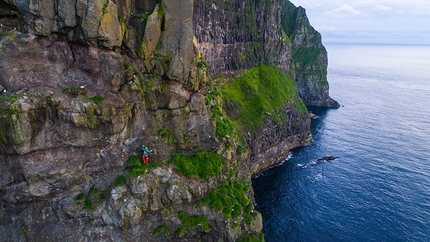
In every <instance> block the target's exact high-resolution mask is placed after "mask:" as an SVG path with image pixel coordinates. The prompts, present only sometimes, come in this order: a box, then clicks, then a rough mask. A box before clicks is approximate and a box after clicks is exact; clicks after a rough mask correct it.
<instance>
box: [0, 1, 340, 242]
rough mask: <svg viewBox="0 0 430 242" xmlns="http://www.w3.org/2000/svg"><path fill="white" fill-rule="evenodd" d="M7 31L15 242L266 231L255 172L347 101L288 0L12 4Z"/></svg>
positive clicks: (5, 130) (7, 163) (0, 115)
mask: <svg viewBox="0 0 430 242" xmlns="http://www.w3.org/2000/svg"><path fill="white" fill-rule="evenodd" d="M0 24H1V25H0V89H2V93H1V94H0V167H1V169H0V177H1V179H0V205H1V208H0V235H1V236H0V240H1V241H47V240H48V241H58V240H67V241H129V240H132V241H136V240H137V241H166V240H175V241H184V240H195V239H196V238H200V239H201V240H203V241H214V240H217V241H218V240H222V241H236V240H242V239H243V240H250V239H263V235H262V234H261V229H262V219H261V215H260V214H259V213H258V212H257V211H255V210H254V205H253V191H252V187H251V185H250V178H251V176H252V175H253V174H255V173H257V172H259V171H261V170H262V169H266V168H267V167H270V166H271V165H273V164H276V163H278V162H279V161H281V160H282V159H283V158H284V157H286V156H287V155H288V152H289V150H290V149H292V148H295V147H298V146H302V145H306V144H308V143H309V142H310V139H311V136H310V128H309V125H310V118H309V114H308V112H307V109H306V106H305V104H306V105H316V106H326V107H336V106H337V105H338V104H337V103H336V102H335V101H333V100H332V99H331V98H330V97H329V96H328V83H327V79H326V67H327V53H326V52H325V49H324V47H323V46H322V44H321V36H320V35H319V34H318V33H317V32H316V31H315V30H314V29H313V28H312V27H311V26H310V25H309V21H308V20H307V18H306V15H305V12H304V10H303V9H302V8H300V7H299V8H297V7H295V6H294V5H292V4H291V3H290V2H288V1H271V0H264V1H263V0H261V1H260V0H250V1H239V0H232V1H227V2H226V1H218V0H214V1H202V0H195V1H192V0H161V1H158V0H147V1H133V0H117V1H112V0H107V1H106V0H103V1H102V0H88V1H81V0H76V1H63V0H55V1H46V0H27V1H15V0H0ZM309 70H312V71H309ZM142 145H147V146H149V148H150V149H152V153H151V162H150V163H149V164H144V163H142V162H141V161H140V155H141V151H140V149H141V146H142Z"/></svg>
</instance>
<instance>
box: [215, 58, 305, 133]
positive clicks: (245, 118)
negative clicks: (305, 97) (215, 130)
mask: <svg viewBox="0 0 430 242" xmlns="http://www.w3.org/2000/svg"><path fill="white" fill-rule="evenodd" d="M221 92H222V97H223V99H224V108H225V110H226V111H227V113H228V115H229V116H230V118H231V119H232V122H233V124H234V126H235V127H236V128H238V129H239V130H241V131H251V132H252V133H255V132H257V129H258V127H259V126H260V125H262V124H263V122H264V120H265V119H266V118H269V117H270V118H272V119H273V120H276V121H279V122H282V120H283V118H282V117H283V116H284V115H285V114H284V112H282V109H283V108H284V107H285V105H286V104H287V103H289V102H291V103H294V104H295V106H296V107H297V110H299V112H300V113H302V114H304V113H306V112H307V109H306V106H305V105H304V103H303V101H302V100H301V99H300V98H299V97H298V95H297V86H296V84H295V82H294V80H293V79H292V78H291V77H289V76H287V75H286V74H285V72H284V71H283V70H281V69H279V68H278V67H274V66H266V65H260V66H258V67H255V68H253V69H250V70H247V71H245V72H244V73H243V75H242V76H241V77H239V78H237V79H236V80H234V81H233V82H231V83H228V84H226V85H225V86H224V88H223V90H222V91H221ZM244 128H246V129H244Z"/></svg>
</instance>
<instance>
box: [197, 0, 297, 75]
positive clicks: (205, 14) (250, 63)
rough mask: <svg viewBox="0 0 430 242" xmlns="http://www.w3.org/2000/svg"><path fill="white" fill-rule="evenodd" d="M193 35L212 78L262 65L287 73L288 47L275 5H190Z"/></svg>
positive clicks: (240, 1) (218, 1) (236, 0)
mask: <svg viewBox="0 0 430 242" xmlns="http://www.w3.org/2000/svg"><path fill="white" fill-rule="evenodd" d="M193 18H194V34H195V36H196V38H197V41H198V48H199V51H200V52H202V54H203V56H204V57H205V59H206V61H207V63H208V70H209V72H210V73H212V74H216V73H221V72H225V73H228V72H237V71H238V70H241V69H246V68H252V67H254V66H256V65H258V64H261V63H266V64H272V65H277V66H279V67H280V68H282V69H284V70H285V71H286V72H288V71H289V64H290V62H291V53H290V50H291V44H290V40H289V39H288V36H286V35H285V34H284V33H283V30H282V28H279V27H277V26H278V25H279V23H280V21H281V19H280V8H279V5H278V3H277V1H259V0H257V1H244V0H232V1H222V0H215V1H204V0H196V1H194V17H193Z"/></svg>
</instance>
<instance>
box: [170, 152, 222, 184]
mask: <svg viewBox="0 0 430 242" xmlns="http://www.w3.org/2000/svg"><path fill="white" fill-rule="evenodd" d="M224 162H225V160H224V159H223V158H222V157H221V156H220V155H218V154H216V153H214V152H210V151H204V150H201V151H197V152H196V153H194V154H192V155H191V156H189V155H185V154H182V153H178V152H176V153H173V155H172V157H171V158H170V159H169V160H168V161H167V163H168V164H174V165H175V166H176V168H175V170H176V172H178V173H181V174H183V175H184V176H186V177H188V178H203V179H206V178H209V177H214V176H216V175H218V174H219V173H220V172H221V171H222V166H223V164H224Z"/></svg>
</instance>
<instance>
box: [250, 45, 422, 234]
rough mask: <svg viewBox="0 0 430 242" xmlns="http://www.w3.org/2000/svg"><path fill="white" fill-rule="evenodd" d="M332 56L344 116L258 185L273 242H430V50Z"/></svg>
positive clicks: (315, 127)
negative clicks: (321, 161)
mask: <svg viewBox="0 0 430 242" xmlns="http://www.w3.org/2000/svg"><path fill="white" fill-rule="evenodd" d="M326 48H327V51H328V53H329V68H328V80H329V83H330V95H331V97H333V98H334V99H336V100H337V101H338V102H339V103H340V104H341V105H342V107H341V108H339V109H337V110H336V109H321V108H312V109H311V111H312V112H314V113H315V114H316V115H318V117H317V118H315V119H313V120H312V132H313V142H312V144H311V145H310V146H307V147H301V148H297V149H295V150H293V151H292V153H291V155H290V157H289V158H288V159H286V161H285V162H284V163H283V165H281V166H278V167H275V168H273V169H271V170H268V171H265V172H264V173H263V174H262V175H261V176H259V177H257V178H254V179H253V180H252V183H253V187H254V191H255V202H256V209H257V210H258V211H259V212H261V214H262V215H263V225H264V228H263V232H264V234H265V239H266V241H268V242H279V241H360V242H361V241H390V242H391V241H402V242H403V241H430V105H429V104H430V103H429V100H430V46H406V45H403V46H400V45H359V44H356V45H351V44H326ZM325 155H333V156H335V157H338V158H337V159H335V160H331V161H325V162H323V163H321V164H317V162H316V160H317V159H318V158H320V157H323V156H325Z"/></svg>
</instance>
